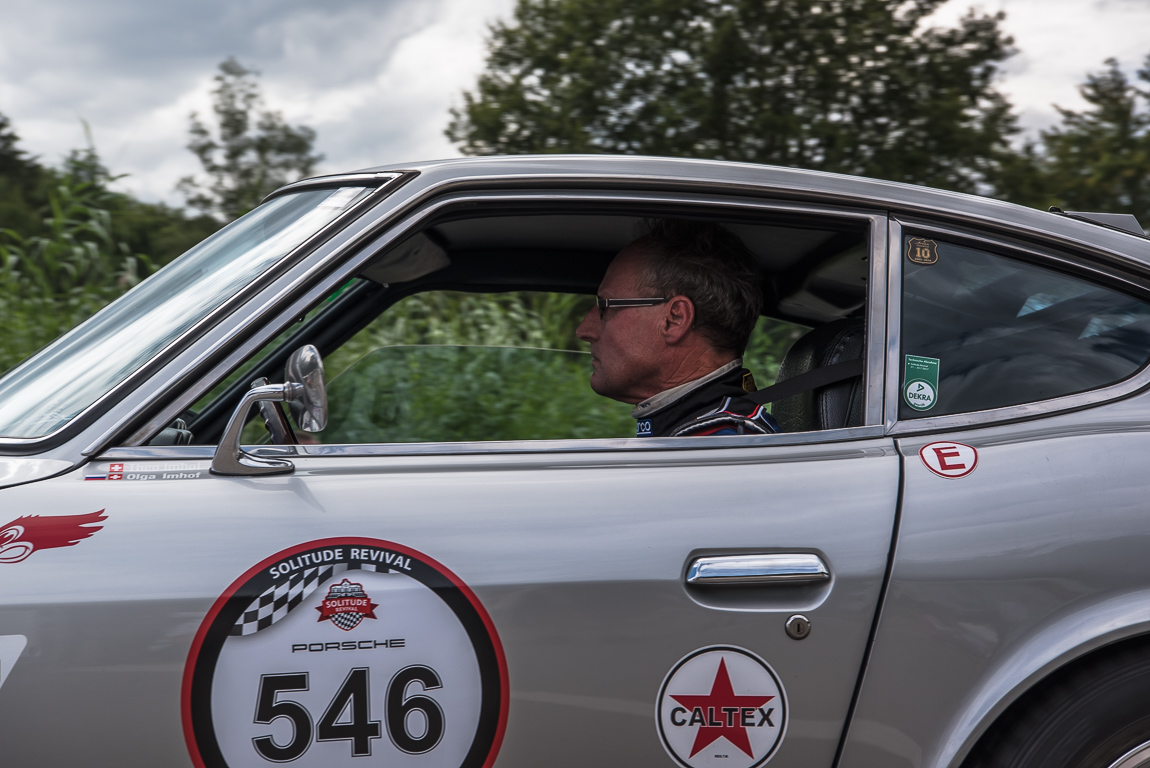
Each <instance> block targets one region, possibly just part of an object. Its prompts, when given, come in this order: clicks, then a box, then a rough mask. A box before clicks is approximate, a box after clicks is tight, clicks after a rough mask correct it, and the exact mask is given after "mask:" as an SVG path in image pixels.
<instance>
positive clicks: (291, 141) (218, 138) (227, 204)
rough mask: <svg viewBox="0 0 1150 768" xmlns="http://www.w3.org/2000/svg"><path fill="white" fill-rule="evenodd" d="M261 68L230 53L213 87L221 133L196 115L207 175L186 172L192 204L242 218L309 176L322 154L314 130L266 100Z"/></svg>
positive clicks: (194, 139) (194, 143)
mask: <svg viewBox="0 0 1150 768" xmlns="http://www.w3.org/2000/svg"><path fill="white" fill-rule="evenodd" d="M258 74H259V73H257V72H255V71H254V70H250V69H247V68H245V67H244V66H243V65H241V64H240V63H239V62H237V61H236V60H235V59H234V58H232V57H229V58H228V59H226V60H225V61H224V62H222V63H221V64H220V72H219V74H218V75H216V77H215V80H216V87H215V89H214V90H213V91H212V95H213V97H214V101H215V103H214V105H213V107H212V111H213V112H215V116H216V126H215V128H216V133H214V134H213V131H212V128H211V127H209V126H208V125H207V124H206V123H204V122H203V121H202V120H200V118H199V116H198V114H197V113H195V112H193V113H192V115H191V118H190V120H191V127H190V133H191V141H190V142H189V143H188V149H190V150H191V151H192V152H193V153H194V154H195V155H196V157H197V158H199V160H200V164H201V165H202V166H203V170H204V174H205V175H206V179H203V178H198V177H196V176H187V177H185V178H184V179H182V180H181V181H180V183H179V186H178V187H177V189H179V190H180V191H181V192H183V193H184V194H185V195H186V196H187V200H188V204H189V205H190V206H192V207H193V208H197V209H199V210H201V211H204V212H205V213H208V214H212V215H215V216H218V217H221V218H222V219H223V220H225V221H230V220H232V219H236V218H239V217H240V216H242V215H243V214H245V213H247V212H248V211H250V210H251V209H253V208H255V207H256V206H257V205H259V203H260V201H261V200H262V199H263V198H264V197H265V196H266V195H268V193H270V192H272V191H273V190H275V189H276V188H278V187H281V186H283V185H284V184H287V183H289V182H292V181H295V180H297V179H299V178H302V177H304V176H310V175H311V173H312V171H313V170H314V168H315V165H316V163H318V162H319V161H320V160H322V159H323V157H322V156H321V155H314V154H312V148H313V144H314V143H315V131H314V130H312V129H311V128H308V127H307V126H291V125H288V124H287V123H286V122H285V121H284V118H283V115H282V114H281V113H279V112H275V111H271V110H268V109H266V108H265V107H264V105H263V97H262V96H261V95H260V89H259V84H258V82H257V80H256V77H257V76H258Z"/></svg>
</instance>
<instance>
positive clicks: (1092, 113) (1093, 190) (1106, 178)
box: [1003, 56, 1150, 226]
mask: <svg viewBox="0 0 1150 768" xmlns="http://www.w3.org/2000/svg"><path fill="white" fill-rule="evenodd" d="M1105 65H1106V68H1105V69H1104V70H1103V71H1101V72H1098V73H1094V74H1090V75H1087V77H1086V82H1085V83H1084V84H1083V85H1082V86H1080V88H1079V92H1080V93H1081V94H1082V97H1083V98H1084V99H1085V100H1086V103H1087V104H1088V106H1087V108H1086V109H1084V110H1082V111H1081V112H1078V111H1074V110H1071V109H1064V108H1061V107H1056V108H1057V109H1058V112H1059V114H1060V115H1061V118H1062V120H1061V123H1060V124H1059V125H1057V126H1055V127H1053V128H1050V129H1048V130H1046V131H1043V132H1042V133H1041V134H1040V138H1039V141H1038V142H1037V145H1035V144H1031V145H1030V146H1028V147H1026V148H1024V151H1023V154H1022V155H1021V156H1020V158H1022V159H1020V160H1018V161H1016V162H1018V166H1017V167H1016V168H1015V170H1014V172H1012V173H1010V174H1009V175H1008V177H1007V178H1006V179H1005V181H1004V184H1003V195H1004V196H1005V197H1007V198H1008V199H1011V200H1013V201H1015V202H1020V203H1024V204H1030V205H1036V206H1047V205H1057V206H1059V207H1062V208H1065V209H1068V210H1079V211H1104V212H1111V213H1132V214H1134V215H1135V216H1136V217H1138V220H1139V221H1140V222H1141V223H1142V225H1143V226H1147V225H1150V89H1148V87H1147V86H1150V56H1148V57H1147V59H1146V62H1145V65H1144V66H1143V68H1142V69H1141V70H1139V71H1138V72H1137V75H1136V77H1137V81H1140V82H1141V83H1142V86H1143V87H1139V85H1138V83H1137V82H1131V81H1130V79H1129V78H1128V77H1127V76H1126V74H1125V73H1124V72H1123V71H1122V69H1121V68H1120V67H1119V65H1118V62H1117V61H1116V60H1114V59H1107V60H1106V62H1105Z"/></svg>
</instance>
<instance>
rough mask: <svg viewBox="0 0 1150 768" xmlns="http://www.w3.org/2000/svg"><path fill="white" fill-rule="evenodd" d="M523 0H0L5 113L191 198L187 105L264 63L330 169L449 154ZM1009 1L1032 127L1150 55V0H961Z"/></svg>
mask: <svg viewBox="0 0 1150 768" xmlns="http://www.w3.org/2000/svg"><path fill="white" fill-rule="evenodd" d="M513 4H514V0H328V2H324V3H315V2H305V1H304V0H275V1H274V2H273V0H228V1H227V2H225V1H224V0H197V1H196V2H191V1H190V0H167V1H166V2H161V3H157V2H145V1H144V0H102V2H100V3H93V2H91V0H5V3H4V20H3V21H4V45H3V46H2V47H0V112H2V113H4V114H6V115H7V116H9V117H10V118H12V120H13V123H14V124H15V126H16V129H17V131H18V132H19V133H20V135H21V137H22V139H23V144H24V147H25V148H26V149H28V150H29V151H31V152H33V153H37V154H39V155H41V156H42V157H43V159H44V160H45V161H47V162H56V161H58V159H59V158H60V157H61V156H62V155H63V154H65V153H66V152H67V151H68V150H69V149H71V148H74V147H78V146H81V145H82V144H83V141H84V136H83V131H82V129H81V125H80V120H81V119H84V120H87V121H88V123H89V124H90V125H91V127H92V130H93V133H94V135H95V139H96V144H97V147H98V148H99V150H100V152H101V154H102V156H103V157H104V159H105V161H106V162H107V164H108V165H109V166H110V167H111V168H112V170H113V171H115V172H117V173H128V174H131V175H130V177H129V178H128V179H126V180H125V181H124V182H122V186H123V188H125V189H127V190H129V191H132V192H134V193H135V194H138V195H140V196H142V197H144V198H146V199H152V200H166V201H168V202H171V203H175V204H179V203H181V202H182V200H181V198H180V197H179V196H178V195H176V194H175V193H174V191H173V187H174V185H175V183H176V181H177V180H178V179H179V178H180V177H181V176H183V175H185V174H188V173H192V172H194V171H196V170H197V166H196V161H195V158H194V157H193V156H192V155H191V153H189V152H188V151H187V150H186V149H185V148H184V145H185V144H186V142H187V127H188V114H189V113H190V112H191V111H193V110H199V111H200V112H201V114H206V113H209V112H210V107H211V103H210V98H209V92H210V90H211V88H212V85H213V83H212V76H213V75H214V74H215V71H216V66H217V65H218V64H219V62H220V61H222V60H223V59H224V58H225V57H227V56H229V55H235V56H236V57H237V58H238V59H239V60H240V61H241V62H242V63H243V64H245V65H246V66H249V67H251V68H253V69H257V70H259V71H260V72H261V73H262V78H261V82H262V83H263V86H264V93H265V95H266V97H267V101H268V105H269V106H270V107H272V108H274V109H278V110H280V111H282V112H283V113H284V115H285V117H286V118H287V119H288V120H289V121H290V122H293V123H304V124H306V125H310V126H312V127H313V128H315V129H316V131H317V132H318V141H317V149H318V150H319V151H320V152H322V153H324V154H325V155H326V156H327V160H326V161H325V163H324V165H323V167H322V168H321V170H322V171H328V172H334V171H340V170H349V169H352V168H358V167H364V166H368V165H375V164H379V163H387V162H396V161H403V160H414V159H424V158H429V157H442V156H451V155H455V154H456V151H455V149H454V148H453V147H451V146H450V144H449V143H448V142H447V140H446V139H445V138H444V136H443V129H444V127H446V125H447V121H448V117H449V116H448V109H449V108H450V106H452V105H453V104H458V103H460V101H461V98H460V94H461V91H462V90H463V89H465V88H470V87H473V85H474V83H475V78H476V76H477V75H478V73H479V71H480V70H481V68H482V64H483V57H484V39H485V37H486V32H487V23H489V22H490V21H492V20H494V19H495V18H498V17H502V18H507V17H508V16H509V14H510V12H511V9H512V7H513ZM971 5H977V7H979V8H981V9H982V10H984V11H989V12H993V11H996V10H1000V9H1001V10H1005V11H1006V12H1007V14H1008V18H1007V22H1006V28H1007V31H1008V32H1010V33H1012V34H1013V35H1014V36H1015V39H1016V43H1017V45H1018V47H1019V48H1020V49H1021V52H1020V54H1019V55H1018V56H1016V57H1015V58H1014V59H1012V60H1011V61H1010V62H1009V63H1008V65H1007V68H1006V72H1005V77H1004V79H1003V82H1002V88H1003V90H1004V91H1005V92H1006V93H1007V94H1008V96H1009V97H1010V98H1011V100H1012V101H1013V102H1014V103H1015V104H1016V105H1017V107H1018V108H1019V111H1020V112H1021V115H1022V121H1023V125H1024V126H1025V127H1026V128H1028V129H1029V130H1030V131H1031V132H1032V134H1033V131H1034V130H1036V129H1038V128H1041V127H1043V126H1045V125H1049V124H1051V123H1052V122H1054V120H1055V119H1056V117H1057V115H1056V113H1055V112H1054V109H1053V107H1052V106H1051V105H1052V104H1054V103H1058V104H1060V105H1062V106H1066V107H1071V108H1081V106H1082V101H1081V99H1080V98H1079V96H1078V94H1077V92H1076V86H1077V85H1078V84H1079V83H1081V82H1082V79H1083V77H1084V75H1085V74H1086V72H1088V71H1096V70H1098V69H1099V68H1100V67H1101V64H1102V61H1103V60H1104V59H1105V58H1107V57H1108V56H1117V57H1119V59H1120V60H1121V61H1122V62H1123V65H1124V66H1126V67H1127V70H1128V71H1132V69H1133V68H1134V67H1135V66H1136V65H1138V64H1139V63H1141V60H1142V59H1143V57H1144V56H1145V55H1146V54H1147V53H1150V43H1148V42H1146V39H1145V35H1144V33H1143V30H1145V29H1146V28H1147V27H1148V26H1150V3H1147V2H1145V0H978V1H977V2H974V0H950V2H948V3H947V4H946V5H945V6H944V7H943V9H942V10H941V11H940V12H939V14H937V16H936V19H935V21H936V22H937V23H940V24H951V23H953V22H954V20H955V19H957V18H958V16H960V15H961V14H962V13H963V12H964V11H965V10H966V9H967V8H969V7H970V6H971Z"/></svg>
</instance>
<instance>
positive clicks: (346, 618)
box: [328, 613, 363, 632]
mask: <svg viewBox="0 0 1150 768" xmlns="http://www.w3.org/2000/svg"><path fill="white" fill-rule="evenodd" d="M328 618H330V619H331V623H332V624H335V625H336V626H337V627H339V628H340V629H343V630H347V631H349V632H350V631H351V630H353V629H355V628H356V627H358V626H359V623H360V622H361V621H363V614H362V613H336V614H333V615H332V616H329V617H328Z"/></svg>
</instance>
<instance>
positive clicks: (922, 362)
mask: <svg viewBox="0 0 1150 768" xmlns="http://www.w3.org/2000/svg"><path fill="white" fill-rule="evenodd" d="M902 380H903V381H905V382H906V383H905V384H904V385H903V388H902V396H903V399H904V400H906V404H907V405H909V406H910V407H911V408H914V409H915V410H916V411H929V410H930V409H931V408H933V407H934V403H935V401H936V400H938V358H935V357H919V356H918V355H907V356H906V363H905V364H904V367H903V377H902Z"/></svg>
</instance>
